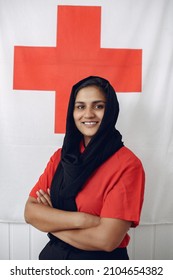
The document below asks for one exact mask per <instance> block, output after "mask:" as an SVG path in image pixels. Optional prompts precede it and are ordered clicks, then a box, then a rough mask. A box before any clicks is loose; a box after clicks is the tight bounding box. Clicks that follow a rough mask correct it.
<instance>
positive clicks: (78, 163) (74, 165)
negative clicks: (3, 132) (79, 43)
mask: <svg viewBox="0 0 173 280" xmlns="http://www.w3.org/2000/svg"><path fill="white" fill-rule="evenodd" d="M91 85H95V86H98V87H99V88H100V89H101V90H102V91H103V92H104V93H105V96H106V105H105V112H104V116H103V119H102V122H101V124H100V127H99V129H98V131H97V132H96V134H95V135H94V136H93V137H92V139H91V140H90V142H89V144H88V145H87V147H86V148H85V150H84V152H83V153H81V152H80V143H81V141H82V140H83V135H82V134H81V133H80V132H79V130H78V129H77V127H76V125H75V123H74V119H73V110H74V104H75V99H76V96H77V93H78V91H79V90H80V89H81V88H84V87H86V86H91ZM118 114H119V104H118V100H117V97H116V93H115V91H114V89H113V87H112V86H111V85H110V83H109V82H108V81H107V80H105V79H103V78H100V77H96V76H90V77H88V78H85V79H83V80H81V81H80V82H78V83H77V84H75V85H74V86H73V88H72V91H71V96H70V100H69V106H68V112H67V122H66V134H65V137H64V143H63V146H62V151H61V161H60V163H59V165H58V167H57V170H56V172H55V175H54V177H53V180H52V185H51V200H52V205H53V207H55V208H58V209H62V210H68V211H77V207H76V203H75V197H76V195H77V194H78V192H79V191H80V190H81V189H82V188H83V186H84V184H85V182H86V181H87V179H88V178H89V177H90V176H91V175H92V173H93V172H94V171H95V170H96V169H97V168H98V167H99V166H100V165H101V164H102V163H103V162H105V161H106V160H107V159H108V158H109V157H110V156H112V155H113V154H114V153H115V152H117V151H118V150H119V149H120V148H121V147H122V146H123V142H122V136H121V134H120V133H119V131H118V130H116V129H115V124H116V122H117V118H118Z"/></svg>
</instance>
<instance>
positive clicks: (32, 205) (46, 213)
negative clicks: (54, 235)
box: [24, 191, 100, 232]
mask: <svg viewBox="0 0 173 280" xmlns="http://www.w3.org/2000/svg"><path fill="white" fill-rule="evenodd" d="M37 195H38V198H37V199H36V198H34V197H29V198H28V200H27V202H26V206H25V213H24V217H25V221H26V222H27V223H29V224H31V225H32V226H34V227H36V228H37V229H39V230H41V231H44V232H51V231H59V230H67V229H82V228H88V227H91V226H97V225H98V224H99V221H100V218H99V217H97V216H93V215H89V214H87V213H81V212H72V211H71V212H70V211H63V210H59V209H55V208H53V207H52V205H51V201H50V197H49V194H48V193H45V192H43V191H41V192H40V191H39V193H38V194H37Z"/></svg>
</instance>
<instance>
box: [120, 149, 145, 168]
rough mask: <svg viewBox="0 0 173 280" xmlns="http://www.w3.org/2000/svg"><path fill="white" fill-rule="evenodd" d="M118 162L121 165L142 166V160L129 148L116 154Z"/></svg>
mask: <svg viewBox="0 0 173 280" xmlns="http://www.w3.org/2000/svg"><path fill="white" fill-rule="evenodd" d="M115 156H116V157H117V160H118V161H119V162H120V163H121V162H122V163H125V162H126V163H129V164H130V163H133V164H135V165H139V166H142V162H141V160H140V159H139V158H138V156H137V155H135V154H134V152H132V151H131V150H130V149H129V148H127V147H126V146H123V147H122V148H121V149H120V150H118V152H117V153H116V154H115Z"/></svg>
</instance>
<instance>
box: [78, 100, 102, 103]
mask: <svg viewBox="0 0 173 280" xmlns="http://www.w3.org/2000/svg"><path fill="white" fill-rule="evenodd" d="M100 102H102V103H106V101H104V100H95V101H93V102H91V103H94V104H95V103H100ZM78 103H80V104H84V103H86V102H84V101H76V102H75V104H78Z"/></svg>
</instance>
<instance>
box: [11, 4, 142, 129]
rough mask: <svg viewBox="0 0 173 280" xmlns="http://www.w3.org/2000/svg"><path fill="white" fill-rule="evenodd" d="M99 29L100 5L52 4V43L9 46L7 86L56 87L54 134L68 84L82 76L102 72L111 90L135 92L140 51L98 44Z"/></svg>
mask: <svg viewBox="0 0 173 280" xmlns="http://www.w3.org/2000/svg"><path fill="white" fill-rule="evenodd" d="M100 34H101V7H93V6H91V7H87V6H58V22H57V42H56V46H54V47H36V46H32V47H31V46H15V49H14V85H13V87H14V89H19V90H20V89H27V90H52V91H56V98H55V133H64V132H65V123H66V111H67V104H68V99H69V94H70V92H71V85H74V84H75V83H76V82H77V81H79V80H81V79H83V78H84V77H87V76H91V75H94V76H101V77H105V78H106V79H108V80H109V81H110V82H111V84H112V85H113V87H115V89H116V91H117V92H141V88H142V50H141V49H128V48H120V49H110V48H101V47H100V40H101V39H100ZM67 77H68V78H67Z"/></svg>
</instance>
